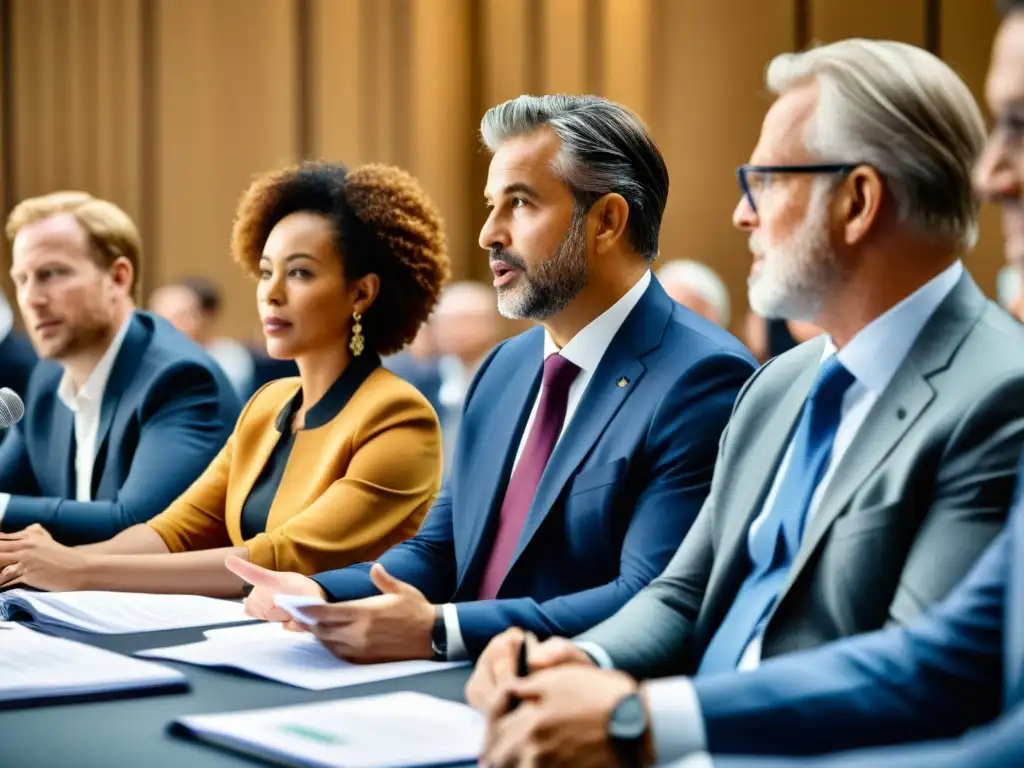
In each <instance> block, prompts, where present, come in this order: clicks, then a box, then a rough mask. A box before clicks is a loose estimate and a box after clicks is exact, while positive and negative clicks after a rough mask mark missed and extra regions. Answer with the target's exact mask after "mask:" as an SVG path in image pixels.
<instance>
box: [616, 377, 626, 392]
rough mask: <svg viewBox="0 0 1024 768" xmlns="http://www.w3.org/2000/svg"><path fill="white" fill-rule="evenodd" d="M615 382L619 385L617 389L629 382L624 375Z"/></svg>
mask: <svg viewBox="0 0 1024 768" xmlns="http://www.w3.org/2000/svg"><path fill="white" fill-rule="evenodd" d="M615 383H616V384H618V385H619V389H622V388H623V387H625V386H626V385H627V384H629V379H627V378H626V377H625V376H623V377H622V378H621V379H619V380H618V381H617V382H615Z"/></svg>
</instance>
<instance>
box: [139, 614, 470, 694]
mask: <svg viewBox="0 0 1024 768" xmlns="http://www.w3.org/2000/svg"><path fill="white" fill-rule="evenodd" d="M205 634H206V638H207V639H206V640H204V641H203V642H200V643H189V644H188V645H178V646H174V647H172V648H154V649H151V650H145V651H139V652H138V653H137V654H136V655H138V656H144V657H147V658H153V659H169V660H171V661H181V662H184V663H186V664H197V665H199V666H203V667H232V668H234V669H241V670H243V671H245V672H249V673H251V674H254V675H259V676H260V677H266V678H269V679H270V680H277V681H278V682H280V683H286V684H287V685H294V686H296V687H298V688H305V689H306V690H309V691H323V690H327V689H329V688H341V687H343V686H346V685H360V684H362V683H372V682H375V681H377V680H388V679H391V678H396V677H406V676H408V675H418V674H421V673H424V672H436V671H437V670H439V669H449V668H451V667H458V666H463V665H464V663H462V662H437V661H396V662H391V663H388V664H350V663H348V662H346V661H341V660H340V659H337V658H335V657H334V656H332V655H331V653H330V651H328V650H327V649H326V648H324V647H323V646H322V645H321V644H320V641H319V640H317V639H316V638H315V637H314V636H313V635H311V634H309V633H308V632H289V631H288V630H286V629H284V628H283V627H282V626H281V625H280V624H256V625H253V626H245V627H232V628H230V629H213V630H209V631H208V632H206V633H205Z"/></svg>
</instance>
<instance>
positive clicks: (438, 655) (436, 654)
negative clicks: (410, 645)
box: [430, 605, 448, 661]
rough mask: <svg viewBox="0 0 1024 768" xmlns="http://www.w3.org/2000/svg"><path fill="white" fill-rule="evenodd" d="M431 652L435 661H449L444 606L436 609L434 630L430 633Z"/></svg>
mask: <svg viewBox="0 0 1024 768" xmlns="http://www.w3.org/2000/svg"><path fill="white" fill-rule="evenodd" d="M430 650H431V651H432V652H433V656H432V658H433V660H434V661H448V625H447V624H445V623H444V606H441V605H439V606H437V607H436V608H434V629H433V630H432V631H431V633H430Z"/></svg>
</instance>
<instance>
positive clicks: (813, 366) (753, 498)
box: [705, 337, 825, 626]
mask: <svg viewBox="0 0 1024 768" xmlns="http://www.w3.org/2000/svg"><path fill="white" fill-rule="evenodd" d="M811 344H813V347H811V348H810V349H811V351H810V354H809V356H808V363H807V365H806V366H805V368H804V369H803V370H802V371H801V372H800V373H799V374H798V375H797V377H796V379H795V380H794V381H793V383H792V384H791V385H790V386H789V388H788V389H787V390H786V391H785V392H783V393H782V395H781V396H780V397H779V399H778V402H777V404H776V406H775V408H774V409H773V410H772V411H771V412H770V413H769V414H766V420H765V423H764V425H763V426H762V427H761V428H759V429H757V430H753V439H752V441H751V442H750V443H749V444H748V445H746V446H740V448H739V450H740V451H741V452H742V455H743V458H742V459H740V460H739V461H738V462H737V468H738V469H739V472H738V474H737V477H736V478H735V481H734V482H733V481H731V480H730V485H732V486H734V487H735V488H742V489H750V491H751V492H750V493H749V494H748V493H745V492H740V493H735V498H736V499H738V501H739V506H738V508H737V509H736V510H735V514H734V512H733V510H732V509H730V510H727V511H723V512H722V513H720V514H723V516H724V518H725V520H726V528H725V533H724V535H723V537H722V544H721V552H722V556H720V557H716V558H715V562H717V563H723V564H724V567H722V568H718V569H715V572H713V573H712V577H711V580H710V582H709V583H708V589H707V593H706V596H705V605H708V606H717V605H718V603H719V602H721V605H722V606H724V607H723V609H722V615H723V616H724V612H725V611H726V610H728V606H729V605H731V604H732V601H733V599H734V598H735V590H734V589H733V588H731V587H730V584H731V583H732V582H733V581H734V580H735V579H736V578H742V576H739V577H737V574H738V573H741V572H742V573H744V574H745V573H746V564H747V562H748V559H747V557H748V556H747V554H746V549H747V540H748V536H749V533H750V525H751V523H753V522H754V520H755V519H757V516H758V515H759V514H760V513H761V510H762V508H763V507H764V503H765V500H766V498H767V496H768V492H769V490H771V487H772V484H773V483H774V482H775V477H776V475H777V473H778V468H779V464H780V463H781V462H782V457H783V456H784V455H785V452H786V448H787V447H788V446H789V442H790V437H791V436H792V434H793V429H794V428H795V427H796V422H797V419H799V418H800V414H801V412H802V410H803V407H804V402H805V401H806V400H807V393H808V392H810V390H811V385H812V384H813V383H814V378H815V376H817V374H818V367H819V363H820V361H821V355H822V350H823V348H824V346H825V340H824V337H822V339H820V340H815V341H813V342H809V345H811ZM723 590H724V593H723ZM719 598H720V600H719ZM715 624H716V626H717V622H716V623H715Z"/></svg>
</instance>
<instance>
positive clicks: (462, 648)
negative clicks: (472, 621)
mask: <svg viewBox="0 0 1024 768" xmlns="http://www.w3.org/2000/svg"><path fill="white" fill-rule="evenodd" d="M442 610H443V611H444V630H445V633H446V634H447V635H448V637H447V640H448V661H465V660H466V658H467V657H468V656H469V654H468V653H466V644H465V643H464V642H463V640H462V630H461V629H459V611H458V609H457V608H456V607H455V606H454V605H453V604H452V603H446V604H445V605H444V606H443V607H442Z"/></svg>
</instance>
